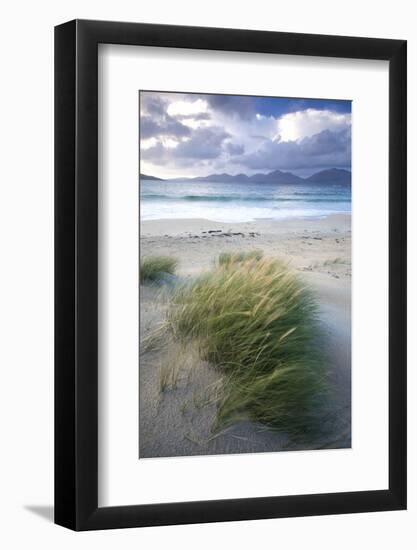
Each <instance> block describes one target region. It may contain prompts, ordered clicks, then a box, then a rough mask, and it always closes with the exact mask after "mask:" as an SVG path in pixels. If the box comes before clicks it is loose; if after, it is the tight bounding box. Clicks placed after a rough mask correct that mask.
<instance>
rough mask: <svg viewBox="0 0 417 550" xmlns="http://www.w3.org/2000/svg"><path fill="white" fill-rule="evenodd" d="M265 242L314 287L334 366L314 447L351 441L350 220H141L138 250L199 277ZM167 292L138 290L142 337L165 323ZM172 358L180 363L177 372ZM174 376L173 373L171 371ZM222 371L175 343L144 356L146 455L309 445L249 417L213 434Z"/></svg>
mask: <svg viewBox="0 0 417 550" xmlns="http://www.w3.org/2000/svg"><path fill="white" fill-rule="evenodd" d="M253 249H259V250H262V251H263V252H264V255H266V256H271V257H277V258H281V259H283V260H284V261H286V262H288V263H289V265H290V266H291V268H293V269H294V270H296V271H297V272H298V273H299V275H300V277H301V278H302V280H303V281H305V284H306V285H308V286H309V287H310V288H312V289H313V291H314V292H315V294H316V297H317V301H318V304H319V310H320V314H319V315H320V321H321V323H322V326H323V332H324V335H325V338H324V344H323V345H324V347H325V350H324V351H325V354H326V357H327V360H328V361H329V365H330V383H331V386H332V400H331V402H329V414H328V415H327V416H326V418H324V419H323V422H324V423H327V424H328V426H326V430H325V433H326V435H325V436H323V437H322V438H321V440H320V441H315V443H314V445H312V447H311V448H315V449H317V448H318V449H320V448H321V449H328V448H346V447H350V445H351V440H350V419H351V410H350V402H351V376H350V360H351V357H350V302H351V260H350V258H351V217H350V215H345V214H337V215H331V216H328V217H326V218H322V219H313V218H305V219H288V220H259V221H254V222H247V223H233V224H227V223H218V222H212V221H208V220H203V219H182V220H152V221H145V222H142V223H141V235H140V254H141V257H146V256H150V255H166V256H171V257H175V258H176V259H177V260H178V268H177V274H178V277H180V278H181V279H187V278H192V277H195V276H197V275H198V274H200V273H201V272H203V271H204V270H207V269H208V268H210V267H211V266H212V265H213V261H214V259H215V258H216V257H217V256H218V255H219V254H220V253H221V252H237V251H249V250H253ZM166 293H167V289H165V288H164V287H162V288H161V287H158V286H154V285H141V287H140V314H141V315H140V321H141V323H140V327H141V340H142V339H143V338H146V337H147V336H148V335H149V334H152V332H153V331H155V329H156V328H157V327H158V324H159V323H160V322H161V321H162V320H163V317H164V308H165V300H166ZM167 365H170V368H171V369H172V366H173V365H174V370H173V371H172V370H171V373H170V375H169V376H170V377H171V378H170V379H169V381H167V379H168V375H167ZM173 373H174V374H173ZM219 379H220V375H219V373H218V372H217V371H216V370H215V369H214V368H213V367H212V366H211V365H209V364H208V363H205V362H203V361H201V360H200V359H199V358H198V356H197V354H196V353H195V352H194V350H192V349H189V350H188V351H187V353H184V351H183V350H182V349H180V348H179V346H178V345H176V344H175V343H174V342H171V341H167V342H165V343H164V345H162V346H160V347H158V349H157V350H153V351H152V350H151V351H143V350H142V351H141V356H140V438H139V444H140V452H139V455H140V458H147V457H167V456H190V455H205V454H222V453H228V454H233V453H241V452H272V451H283V450H299V449H306V448H308V447H306V445H305V444H304V445H302V446H299V445H297V444H295V443H294V442H293V441H291V440H290V438H289V437H288V435H287V434H285V433H276V432H272V431H270V430H266V429H265V427H264V426H261V425H258V424H255V423H252V422H249V421H244V422H240V423H238V424H235V425H233V426H231V427H229V428H228V429H226V430H225V431H224V432H221V433H220V434H215V435H213V433H212V432H211V426H212V423H213V419H214V417H215V412H216V410H215V405H213V404H212V403H211V402H210V399H209V396H208V388H212V387H215V385H216V382H218V380H219Z"/></svg>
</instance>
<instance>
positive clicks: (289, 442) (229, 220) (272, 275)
mask: <svg viewBox="0 0 417 550" xmlns="http://www.w3.org/2000/svg"><path fill="white" fill-rule="evenodd" d="M351 125H352V118H351V101H349V100H339V99H337V100H336V99H315V98H288V97H258V96H248V95H223V94H208V93H207V94H205V93H184V92H164V91H142V90H141V91H140V92H139V121H138V126H139V170H140V173H139V174H138V178H139V197H138V199H139V202H140V216H139V234H140V246H139V282H138V283H139V286H140V293H139V313H140V331H139V332H140V342H139V396H138V399H139V458H140V459H145V458H146V459H148V458H158V457H187V456H196V455H218V454H239V453H259V452H263V453H265V452H290V451H319V450H336V449H345V448H350V447H351V275H352V274H351V236H352V235H351V211H352V200H351V196H352V193H351V187H352V185H351V180H352V175H351Z"/></svg>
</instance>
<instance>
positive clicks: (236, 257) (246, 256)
mask: <svg viewBox="0 0 417 550" xmlns="http://www.w3.org/2000/svg"><path fill="white" fill-rule="evenodd" d="M262 257H263V252H262V250H250V251H248V252H222V253H221V254H220V255H219V258H218V260H217V263H218V264H219V265H227V264H232V263H239V262H246V261H247V260H257V261H259V260H260V259H261V258H262Z"/></svg>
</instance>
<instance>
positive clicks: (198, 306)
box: [168, 256, 327, 438]
mask: <svg viewBox="0 0 417 550" xmlns="http://www.w3.org/2000/svg"><path fill="white" fill-rule="evenodd" d="M168 322H169V326H170V327H171V329H172V331H173V333H174V336H175V337H176V338H177V339H178V340H180V341H182V342H183V343H186V342H190V341H197V342H198V348H199V354H200V357H201V359H203V360H207V361H210V362H211V363H212V364H214V365H215V366H216V367H217V368H218V369H219V370H220V371H221V372H222V373H223V390H222V392H221V394H220V396H219V398H218V408H217V419H216V423H215V426H214V430H215V431H218V430H220V429H223V428H226V427H227V426H229V425H231V424H233V423H234V422H236V421H239V420H244V419H248V418H249V419H251V420H253V421H256V422H260V423H262V424H264V425H265V426H267V427H269V428H272V429H275V430H279V431H285V432H286V433H288V434H289V435H290V436H292V437H294V438H308V437H309V436H311V435H312V434H313V433H316V429H317V410H318V407H319V405H320V403H321V402H322V401H323V398H324V396H325V395H326V389H327V384H326V366H325V362H324V361H323V358H322V357H321V354H320V351H319V349H320V330H319V325H318V321H317V306H316V302H315V300H314V297H313V295H312V294H311V292H310V291H309V290H308V289H307V288H305V287H304V286H303V284H302V283H301V281H300V280H299V278H298V277H297V275H296V274H294V273H293V272H292V271H291V270H290V269H289V268H288V266H287V265H285V264H284V263H282V262H280V261H278V260H276V259H271V258H258V257H255V256H253V257H249V258H247V259H243V260H241V261H225V260H223V261H218V262H217V263H216V265H215V266H214V267H213V268H212V270H211V271H209V272H207V273H205V274H203V275H202V276H200V277H199V278H198V279H196V280H195V281H194V282H193V283H192V284H191V285H188V286H183V287H181V288H178V289H176V290H175V291H174V294H173V296H172V299H171V306H170V308H169V310H168Z"/></svg>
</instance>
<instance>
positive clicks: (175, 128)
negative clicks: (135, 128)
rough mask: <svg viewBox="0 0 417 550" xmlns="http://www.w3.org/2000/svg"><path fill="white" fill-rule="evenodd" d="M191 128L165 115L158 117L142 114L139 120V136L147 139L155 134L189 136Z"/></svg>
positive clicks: (155, 135)
mask: <svg viewBox="0 0 417 550" xmlns="http://www.w3.org/2000/svg"><path fill="white" fill-rule="evenodd" d="M190 133H191V130H190V128H189V127H188V126H185V125H184V124H181V122H179V121H177V120H175V118H173V117H170V116H169V115H165V116H164V117H162V118H160V119H155V118H153V117H151V116H143V117H142V118H141V121H140V137H141V139H148V138H151V137H157V136H166V137H174V138H176V137H184V136H189V135H190Z"/></svg>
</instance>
